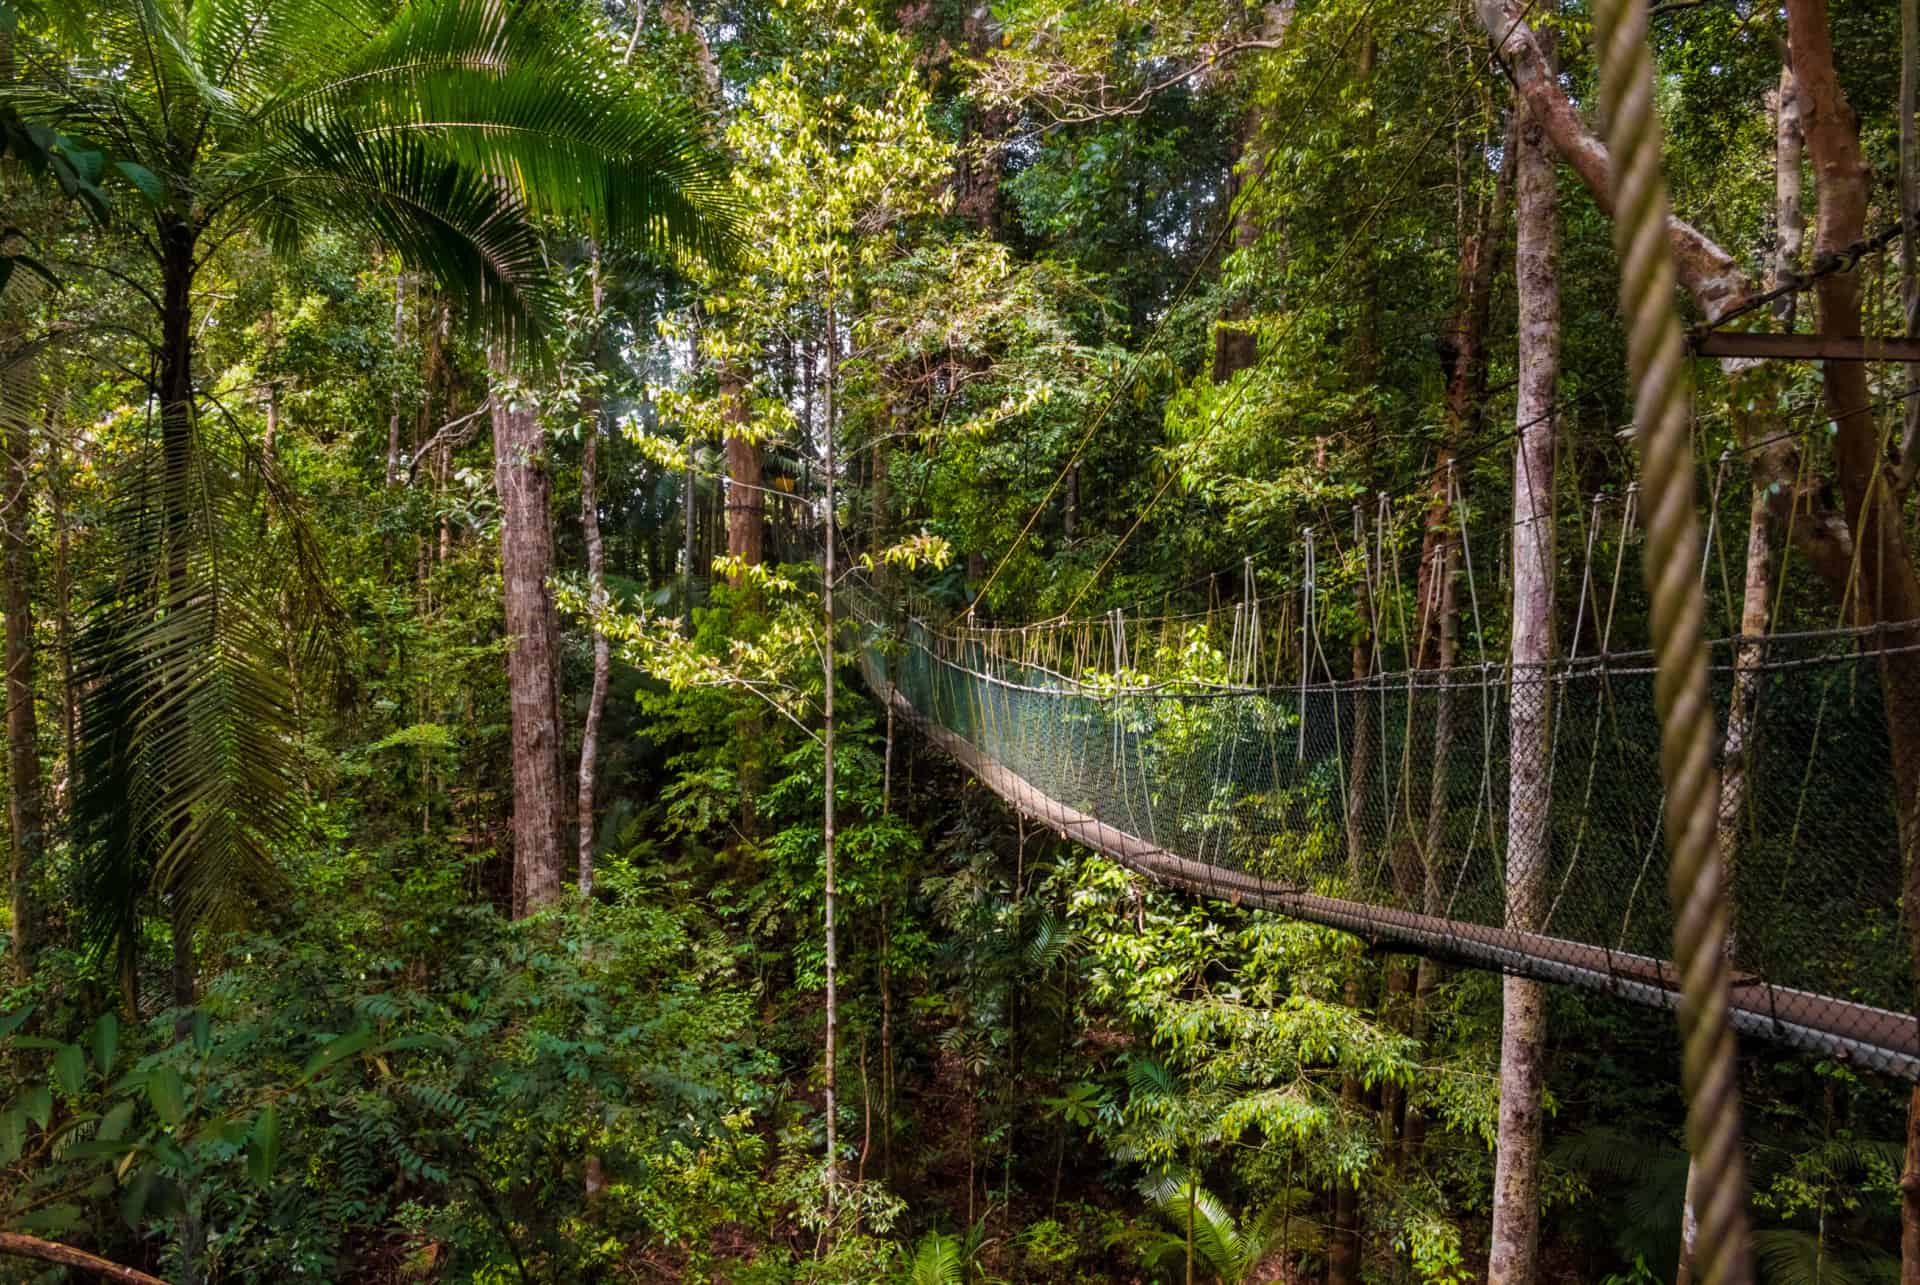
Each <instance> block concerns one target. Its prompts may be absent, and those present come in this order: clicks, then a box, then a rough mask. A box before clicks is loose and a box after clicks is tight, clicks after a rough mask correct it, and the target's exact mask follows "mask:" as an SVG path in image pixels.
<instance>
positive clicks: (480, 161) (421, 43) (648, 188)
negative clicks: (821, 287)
mask: <svg viewBox="0 0 1920 1285" xmlns="http://www.w3.org/2000/svg"><path fill="white" fill-rule="evenodd" d="M604 62H605V57H604V49H603V48H601V47H598V42H597V41H596V38H595V36H594V34H593V32H592V30H591V29H590V28H589V27H588V26H587V25H586V23H585V22H584V21H583V20H582V19H581V18H580V16H579V14H578V12H577V11H576V10H574V9H572V8H570V7H565V6H556V5H542V4H522V5H510V6H496V5H487V4H480V3H476V2H475V0H426V2H424V3H419V4H413V5H409V6H407V8H405V9H404V10H403V11H402V12H401V13H400V14H399V15H398V16H397V17H396V18H395V20H394V21H393V22H392V23H390V24H389V25H388V26H387V27H386V28H385V29H384V30H383V31H381V32H380V34H379V35H378V36H376V37H375V38H373V39H371V40H368V41H367V42H365V43H364V44H363V45H362V47H361V48H359V49H358V50H357V51H355V53H354V54H353V55H352V56H351V57H349V58H347V59H345V60H344V61H343V64H342V65H340V66H339V67H337V68H336V69H333V70H332V71H331V73H330V74H329V75H327V76H326V77H324V78H315V79H311V80H309V81H307V82H305V83H303V84H299V85H295V86H291V87H289V88H288V89H287V90H286V91H285V92H284V93H282V94H281V95H280V96H279V97H278V98H277V99H276V100H275V101H274V102H272V103H271V104H269V105H267V106H265V108H264V109H263V113H262V120H263V121H264V122H265V123H266V124H267V125H268V126H269V127H271V128H274V129H279V128H282V127H289V126H302V127H307V128H327V129H331V128H333V127H336V126H337V127H341V128H347V129H353V130H357V131H360V132H362V133H363V134H365V135H367V136H370V137H404V138H409V139H416V140H422V141H425V142H426V143H428V144H429V146H430V147H431V148H432V149H433V150H435V151H436V152H438V153H440V154H443V155H445V156H447V157H449V158H451V159H455V160H457V161H459V162H460V163H461V164H462V165H465V166H467V167H469V168H471V169H473V170H474V171H476V172H478V173H482V174H486V175H489V176H491V177H492V178H494V179H495V180H497V181H499V182H502V183H505V184H507V185H509V186H510V187H511V189H512V190H513V192H514V193H515V195H516V197H517V198H518V199H519V200H520V201H521V202H523V203H524V204H525V205H526V206H527V208H528V209H529V210H531V211H532V212H534V213H535V214H536V215H538V216H540V217H546V218H556V219H563V220H572V221H577V222H580V223H583V224H585V225H586V226H587V228H588V229H589V230H591V231H593V232H595V233H596V234H598V235H600V236H602V237H603V238H605V239H607V240H610V241H614V242H617V243H621V244H626V245H630V246H634V247H636V248H647V249H653V250H660V249H679V250H691V251H693V252H695V253H698V254H702V255H705V256H707V257H709V258H718V257H724V256H725V255H726V254H727V253H728V252H729V251H730V250H731V248H732V246H733V245H734V243H735V242H737V240H738V236H739V228H738V225H739V210H738V208H737V204H736V198H735V196H734V195H733V192H732V187H731V184H730V183H729V182H728V176H727V172H726V168H725V166H724V165H723V164H722V162H721V160H720V158H719V156H718V155H717V154H716V152H715V151H714V150H713V148H712V147H711V146H709V144H708V143H707V141H706V137H705V132H704V131H703V129H702V128H701V127H700V125H699V122H698V121H697V120H696V119H695V118H694V117H693V116H692V114H691V113H690V112H689V111H687V110H676V109H674V108H673V107H670V106H668V105H666V104H663V103H660V102H656V101H653V100H651V99H649V98H646V97H644V96H642V95H640V94H638V93H637V92H635V91H634V90H633V89H632V88H631V87H630V86H625V85H621V84H619V83H617V82H616V80H615V79H614V78H612V77H609V76H606V75H604V74H602V75H595V74H591V73H589V74H585V75H583V74H582V69H583V68H591V67H593V66H595V65H596V63H598V64H600V65H602V66H604Z"/></svg>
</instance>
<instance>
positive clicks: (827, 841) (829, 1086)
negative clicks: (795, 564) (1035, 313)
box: [820, 286, 973, 1201]
mask: <svg viewBox="0 0 1920 1285" xmlns="http://www.w3.org/2000/svg"><path fill="white" fill-rule="evenodd" d="M829 290H831V286H829ZM839 372H840V336H839V333H838V331H837V330H836V328H835V325H834V305H833V299H832V296H831V294H829V296H828V300H827V371H826V383H825V387H824V389H823V392H824V394H825V396H824V408H825V411H826V414H825V416H824V419H823V425H822V429H821V435H822V446H823V448H824V449H823V452H822V454H823V455H824V457H825V458H824V460H823V464H824V471H825V473H826V478H827V508H826V520H825V523H824V527H825V530H826V541H825V543H826V549H825V551H824V559H825V565H824V572H825V574H824V575H823V576H822V579H821V593H820V613H821V624H822V628H823V631H824V635H825V636H824V637H823V638H822V640H821V644H822V647H821V651H822V654H821V668H822V670H823V671H824V672H823V674H822V678H823V679H824V680H825V684H826V693H825V697H824V699H823V701H822V707H821V719H820V739H821V742H822V752H823V754H824V756H825V757H824V760H823V767H822V774H821V775H822V787H823V789H824V792H825V795H826V798H825V800H824V802H823V808H824V816H823V824H822V830H821V838H822V846H823V849H824V851H823V854H822V856H823V860H824V864H825V868H824V871H823V876H822V879H823V884H824V891H823V900H824V902H825V911H826V939H827V940H826V947H827V952H826V953H827V959H826V965H827V1047H826V1062H827V1065H826V1106H827V1199H828V1200H829V1201H831V1200H832V1199H833V1194H834V1188H835V1187H836V1186H837V1185H838V1182H839V1172H840V1170H839V1164H840V1159H839V1154H838V1152H837V1151H836V1150H835V1146H836V1141H837V1139H836V1127H837V1123H838V1121H837V1120H836V1118H835V1116H836V1110H837V1103H836V1100H835V1093H834V1090H835V1088H836V1068H835V1065H834V1060H835V1055H836V1053H837V1047H836V1045H837V1042H838V1037H839V1030H838V1028H839V1025H840V993H839V985H840V977H839V973H840V951H839V938H838V937H837V935H836V926H835V923H834V912H835V910H836V907H835V904H834V899H835V896H836V893H837V889H836V888H835V886H834V850H833V841H834V819H835V818H834V792H833V733H834V723H833V689H834V663H833V662H834V654H833V652H834V647H833V644H834V624H833V578H834V575H835V574H836V563H835V558H834V543H835V541H836V540H837V539H838V538H839V537H838V533H837V532H836V531H835V530H834V520H833V519H834V502H835V495H834V468H835V465H836V460H835V459H834V453H833V443H834V423H833V417H834V411H835V409H836V406H835V402H836V394H837V393H838V391H839V390H838V388H837V387H836V386H835V385H836V382H837V379H838V376H839ZM967 1194H968V1197H969V1198H971V1197H972V1194H973V1188H972V1182H971V1179H969V1182H968V1188H967Z"/></svg>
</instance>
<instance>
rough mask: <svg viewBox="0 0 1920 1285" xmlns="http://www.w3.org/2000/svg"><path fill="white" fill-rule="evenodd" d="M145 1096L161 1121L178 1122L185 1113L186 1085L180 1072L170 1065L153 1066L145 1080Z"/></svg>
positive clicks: (167, 1122)
mask: <svg viewBox="0 0 1920 1285" xmlns="http://www.w3.org/2000/svg"><path fill="white" fill-rule="evenodd" d="M147 1097H148V1099H149V1100H151V1101H152V1103H153V1110H154V1113H155V1114H157V1115H158V1116H159V1117H160V1120H161V1123H163V1124H167V1125H175V1124H179V1123H180V1121H182V1120H184V1119H185V1118H186V1115H187V1087H186V1085H185V1083H183V1082H182V1081H181V1079H180V1072H178V1071H176V1070H174V1069H173V1068H172V1067H170V1066H160V1067H155V1068H154V1071H153V1074H152V1076H150V1077H149V1078H148V1080H147Z"/></svg>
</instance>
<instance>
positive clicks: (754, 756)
mask: <svg viewBox="0 0 1920 1285" xmlns="http://www.w3.org/2000/svg"><path fill="white" fill-rule="evenodd" d="M720 395H721V397H722V399H723V400H724V401H725V402H726V410H725V414H726V419H727V423H728V425H729V429H728V432H727V435H726V442H725V449H726V456H727V499H726V504H727V556H728V557H729V558H731V559H732V560H733V561H734V562H735V563H736V564H738V565H739V567H740V568H741V570H739V571H736V572H735V573H733V574H732V575H731V576H729V577H728V579H729V582H730V583H731V584H732V585H733V586H734V587H735V588H736V589H737V588H741V587H743V586H747V585H749V584H750V583H751V582H750V581H748V579H747V576H746V571H745V568H747V567H757V566H759V565H760V564H761V562H762V561H763V560H764V558H765V553H764V545H765V539H766V530H767V514H766V492H765V491H764V490H762V489H761V476H762V474H761V459H760V446H759V444H758V443H756V442H755V441H754V440H753V439H752V438H751V437H750V436H749V434H750V433H751V432H752V414H751V410H750V408H749V406H748V403H747V389H746V385H745V383H744V382H743V381H742V380H741V378H740V375H739V372H738V370H737V369H736V368H735V367H733V366H731V365H727V366H723V367H722V368H721V371H720ZM764 727H765V725H764V723H763V720H762V718H761V711H760V704H759V702H758V701H754V700H748V701H743V702H742V703H741V705H740V708H739V710H738V712H737V713H736V714H735V715H734V745H735V751H736V755H737V760H736V767H735V775H736V777H737V778H738V786H739V790H740V833H741V834H742V835H743V836H745V837H746V838H747V839H748V840H751V839H752V838H753V836H754V835H755V834H756V833H757V832H758V831H759V828H760V821H759V809H758V806H757V805H758V800H759V796H760V785H761V775H762V761H761V759H762V756H761V750H762V749H763V747H764V741H765V730H764Z"/></svg>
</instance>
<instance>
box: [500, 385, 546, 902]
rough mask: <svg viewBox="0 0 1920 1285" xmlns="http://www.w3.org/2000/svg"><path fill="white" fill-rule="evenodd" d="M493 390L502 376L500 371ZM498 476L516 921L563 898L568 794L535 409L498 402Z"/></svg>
mask: <svg viewBox="0 0 1920 1285" xmlns="http://www.w3.org/2000/svg"><path fill="white" fill-rule="evenodd" d="M495 373H496V382H497V383H501V384H504V382H505V380H504V371H503V370H502V369H501V367H500V365H499V363H497V362H496V365H495ZM492 417H493V475H494V486H495V489H496V490H497V491H498V492H499V496H500V575H501V581H502V584H503V587H504V595H505V600H506V626H507V637H508V639H509V643H508V651H507V689H508V697H509V704H510V710H511V714H510V716H511V721H512V739H513V824H512V831H513V915H514V917H515V918H516V919H518V918H522V917H524V916H526V915H529V914H532V913H533V912H534V911H536V910H539V909H540V908H541V907H543V906H546V905H548V904H550V903H551V902H553V901H554V900H556V899H557V898H558V897H559V895H560V886H561V882H562V879H563V875H562V873H561V872H562V870H563V869H564V865H563V863H562V860H561V855H560V827H559V820H558V818H559V816H560V811H561V800H562V790H561V787H560V728H559V722H558V718H557V716H556V704H555V702H556V695H555V686H556V685H555V683H554V651H555V648H554V638H553V633H552V626H553V616H552V611H551V604H550V602H549V595H548V592H547V580H548V578H549V577H550V576H551V575H552V574H553V532H552V529H551V527H550V526H549V518H548V512H547V504H548V497H549V493H550V482H549V479H548V476H547V464H546V453H545V446H544V443H543V442H542V440H541V433H540V421H539V419H538V417H537V416H536V415H535V414H534V412H533V409H532V407H530V406H524V405H516V404H510V403H509V402H507V401H506V400H505V398H504V397H503V396H502V394H501V391H500V389H499V388H496V389H495V391H494V392H493V394H492Z"/></svg>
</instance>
